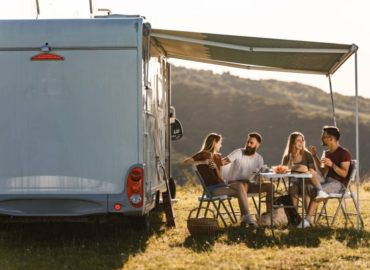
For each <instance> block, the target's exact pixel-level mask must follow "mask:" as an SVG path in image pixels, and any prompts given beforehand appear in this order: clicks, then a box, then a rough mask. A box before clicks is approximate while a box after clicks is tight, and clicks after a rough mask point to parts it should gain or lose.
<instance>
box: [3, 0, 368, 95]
mask: <svg viewBox="0 0 370 270" xmlns="http://www.w3.org/2000/svg"><path fill="white" fill-rule="evenodd" d="M93 2H94V7H95V8H109V9H110V10H111V11H112V12H113V13H115V14H140V15H143V16H145V17H146V19H147V21H148V22H150V23H151V25H152V28H158V29H170V30H180V31H194V32H204V33H216V34H227V35H240V36H251V37H265V38H279V39H292V40H304V41H319V42H329V43H342V44H352V43H355V44H356V45H358V46H359V48H360V49H359V51H358V71H359V75H358V76H359V77H358V80H359V81H358V83H359V95H361V96H364V97H367V98H370V35H369V31H368V27H369V25H370V1H368V0H357V1H352V2H348V1H343V0H325V1H323V0H309V1H308V0H307V1H297V0H279V1H276V0H260V1H255V0H254V1H251V0H228V1H219V0H212V1H211V0H187V1H174V0H172V1H171V0H162V1H161V0H157V1H153V0H142V1H137V0H126V1H125V0H93ZM34 3H35V0H0V19H22V18H24V19H29V18H35V15H36V8H35V4H34ZM39 3H40V11H41V16H40V17H39V18H73V17H79V18H81V17H85V18H86V17H87V18H88V17H89V12H88V10H89V0H39ZM172 63H174V64H176V65H183V66H186V67H189V68H201V69H210V70H213V71H214V72H217V73H220V72H224V71H229V72H230V73H231V74H234V75H237V76H241V77H245V78H251V79H257V80H258V79H277V80H284V81H296V82H300V83H304V84H309V85H313V86H316V87H319V88H321V89H323V90H324V91H329V83H328V79H327V78H326V77H325V76H321V75H304V74H294V73H278V72H267V71H249V70H239V69H235V68H227V67H218V66H214V65H208V64H199V63H193V62H188V61H179V60H177V61H175V60H172ZM354 67H355V63H354V56H352V57H351V58H350V59H349V60H347V62H346V63H345V64H344V65H343V66H342V67H341V68H340V69H339V70H338V71H337V72H336V73H335V74H334V76H333V77H332V83H333V90H334V91H335V92H338V93H341V94H344V95H354V94H355V76H354Z"/></svg>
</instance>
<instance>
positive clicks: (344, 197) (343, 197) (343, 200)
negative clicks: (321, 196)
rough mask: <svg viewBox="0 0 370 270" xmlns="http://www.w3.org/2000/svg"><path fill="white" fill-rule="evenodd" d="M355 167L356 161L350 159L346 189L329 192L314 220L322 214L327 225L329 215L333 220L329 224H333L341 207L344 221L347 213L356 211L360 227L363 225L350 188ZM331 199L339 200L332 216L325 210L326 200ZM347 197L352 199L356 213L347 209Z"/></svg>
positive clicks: (356, 165) (354, 176)
mask: <svg viewBox="0 0 370 270" xmlns="http://www.w3.org/2000/svg"><path fill="white" fill-rule="evenodd" d="M357 167H358V162H357V161H356V160H352V161H351V166H350V179H349V183H348V185H347V187H346V189H345V190H344V192H343V193H329V198H328V199H327V200H325V202H324V205H323V206H322V208H321V211H320V214H318V219H317V221H316V222H319V221H320V218H321V216H324V217H325V218H326V222H327V223H328V225H329V221H328V217H331V218H333V220H332V222H331V226H333V224H334V222H335V219H336V218H337V216H338V213H339V209H342V212H343V215H344V217H345V219H346V221H348V215H357V213H358V215H359V218H360V220H361V225H362V228H363V227H364V221H363V219H362V217H361V214H360V209H359V208H358V205H357V203H356V193H354V192H352V189H351V182H354V181H355V179H356V171H357ZM357 196H358V195H357ZM331 199H337V200H338V202H339V205H338V208H337V210H336V212H335V215H334V216H332V215H328V214H327V210H326V206H327V204H328V201H329V200H331ZM347 199H352V201H353V203H354V205H355V208H356V213H350V212H348V211H347V203H346V200H347ZM343 204H344V206H343Z"/></svg>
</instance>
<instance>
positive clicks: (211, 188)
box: [207, 183, 227, 195]
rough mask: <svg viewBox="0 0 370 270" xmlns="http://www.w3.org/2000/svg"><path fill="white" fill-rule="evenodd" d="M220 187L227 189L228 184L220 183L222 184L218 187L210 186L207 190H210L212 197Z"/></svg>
mask: <svg viewBox="0 0 370 270" xmlns="http://www.w3.org/2000/svg"><path fill="white" fill-rule="evenodd" d="M220 187H227V184H225V183H220V184H217V185H214V186H208V187H207V189H208V191H209V193H211V195H213V192H215V190H216V189H217V188H220Z"/></svg>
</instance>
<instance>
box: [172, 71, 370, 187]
mask: <svg viewBox="0 0 370 270" xmlns="http://www.w3.org/2000/svg"><path fill="white" fill-rule="evenodd" d="M334 102H335V104H336V109H337V124H338V127H339V128H340V130H341V132H342V137H341V140H340V143H341V145H342V146H343V147H345V148H347V149H348V150H349V151H350V152H351V153H352V157H353V159H355V158H356V153H355V144H356V141H355V117H354V114H353V112H354V102H355V98H354V97H348V96H343V95H340V94H334ZM359 103H360V112H361V116H360V122H361V124H360V172H361V175H364V174H367V173H369V168H370V166H369V159H370V147H369V144H368V143H367V140H366V138H365V136H366V135H365V134H369V133H370V125H369V123H370V121H369V120H370V100H369V99H365V98H362V97H361V98H360V99H359ZM172 104H173V105H174V106H175V108H176V115H177V118H178V119H179V120H180V121H181V123H182V125H183V128H184V137H183V138H182V139H181V140H179V141H175V142H173V146H174V148H175V150H176V151H177V152H179V153H182V154H184V155H185V156H189V155H192V154H194V153H196V152H197V151H198V150H199V149H200V147H201V144H202V141H203V139H204V138H205V136H206V135H207V134H208V133H210V132H216V133H220V134H222V136H223V137H225V138H226V139H225V140H224V141H223V147H222V149H221V153H222V154H223V156H226V155H227V154H229V153H230V152H231V151H233V150H234V149H236V148H241V147H244V145H245V142H246V138H247V134H248V133H250V132H254V131H255V132H259V133H260V134H262V136H263V143H262V145H261V147H260V148H259V153H260V154H262V155H263V157H264V160H265V163H266V164H268V165H269V166H271V165H276V164H279V163H280V161H281V156H282V153H283V151H284V148H285V145H286V142H287V138H288V136H289V134H290V133H292V132H293V131H300V132H302V133H303V134H304V135H305V137H306V143H307V145H310V144H311V145H314V146H316V147H317V148H318V150H321V149H323V148H322V146H321V141H320V136H321V128H322V126H324V125H332V124H333V117H332V115H331V113H332V111H331V110H332V109H331V99H330V95H329V94H327V93H325V92H324V91H322V90H320V89H318V88H315V87H311V86H308V85H303V84H300V83H295V82H282V81H276V80H259V81H257V80H250V79H243V78H239V77H236V76H232V75H230V74H229V73H224V74H221V75H220V74H213V73H212V72H211V71H204V70H191V69H186V68H182V67H174V68H173V70H172ZM181 170H182V168H181V167H177V166H175V168H174V171H175V172H174V174H175V178H176V177H177V178H183V176H181V173H182V172H181ZM176 174H177V175H176ZM180 182H181V181H180Z"/></svg>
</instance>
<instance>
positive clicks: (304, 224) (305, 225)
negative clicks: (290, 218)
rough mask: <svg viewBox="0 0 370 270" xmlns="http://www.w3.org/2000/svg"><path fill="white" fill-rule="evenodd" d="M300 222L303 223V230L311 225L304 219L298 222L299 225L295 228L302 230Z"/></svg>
mask: <svg viewBox="0 0 370 270" xmlns="http://www.w3.org/2000/svg"><path fill="white" fill-rule="evenodd" d="M302 222H303V228H309V227H311V224H310V223H309V222H308V221H307V220H306V219H302V220H301V222H299V224H298V226H297V227H296V228H298V229H302Z"/></svg>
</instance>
